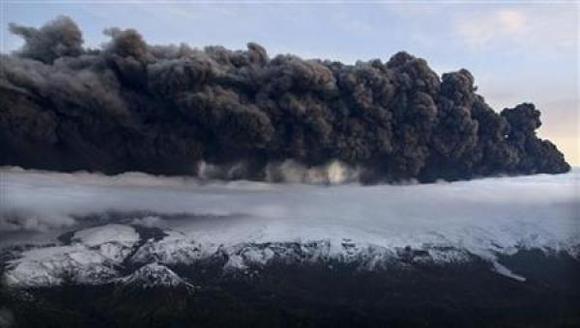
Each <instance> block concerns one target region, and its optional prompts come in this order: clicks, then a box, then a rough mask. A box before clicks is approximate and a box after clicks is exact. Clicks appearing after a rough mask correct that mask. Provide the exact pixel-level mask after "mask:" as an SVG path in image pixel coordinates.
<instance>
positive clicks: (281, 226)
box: [0, 169, 580, 287]
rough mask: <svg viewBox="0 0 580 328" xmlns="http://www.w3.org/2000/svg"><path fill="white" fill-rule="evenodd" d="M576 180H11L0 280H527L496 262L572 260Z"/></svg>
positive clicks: (32, 176)
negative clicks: (475, 276)
mask: <svg viewBox="0 0 580 328" xmlns="http://www.w3.org/2000/svg"><path fill="white" fill-rule="evenodd" d="M579 181H580V180H579V174H578V172H577V171H575V172H573V173H570V174H566V175H561V176H545V175H539V176H532V177H519V178H498V179H482V180H476V181H469V182H457V183H439V184H433V185H405V186H367V187H365V186H359V185H341V186H333V187H326V186H313V185H271V184H266V183H255V182H247V181H241V182H229V183H224V182H202V181H198V180H192V179H180V178H163V177H152V176H147V175H143V174H127V175H122V176H117V177H105V176H100V175H96V174H87V173H80V174H60V173H59V174H57V173H43V172H29V171H21V170H15V169H8V170H4V171H3V175H2V187H3V194H4V195H5V197H4V198H5V199H4V202H3V205H5V206H3V207H2V212H0V214H1V216H0V218H1V219H0V234H1V235H2V239H3V241H2V243H1V244H2V245H3V246H4V250H3V253H4V254H5V256H3V257H1V258H3V259H5V260H4V272H3V281H4V283H5V284H6V285H8V286H13V287H30V286H54V285H61V284H64V283H69V282H72V283H81V284H93V285H99V284H109V283H119V282H120V283H131V284H134V283H136V282H139V284H140V285H142V286H152V285H163V286H188V284H194V285H195V283H196V282H195V281H190V277H188V276H187V273H186V271H187V270H186V271H183V270H181V271H180V270H176V268H178V267H181V268H182V267H188V266H189V267H193V266H195V265H196V264H199V263H208V262H209V263H212V265H217V266H219V267H220V268H221V270H222V272H223V274H229V273H232V272H234V273H235V272H246V271H248V272H249V271H252V272H253V271H255V270H256V269H257V270H258V271H259V269H260V268H264V267H268V266H269V265H271V264H277V263H283V264H289V265H301V264H308V263H322V264H325V265H328V266H329V267H332V266H334V265H337V264H338V265H341V264H345V265H349V266H352V267H356V268H357V270H381V269H385V268H405V267H406V266H413V265H438V266H439V265H450V264H457V263H459V264H461V263H470V262H484V263H487V264H488V267H489V269H490V270H493V271H495V272H497V273H498V274H501V275H504V276H507V277H509V278H513V279H516V280H518V281H524V280H525V279H526V277H525V276H522V275H521V274H519V273H518V272H514V271H513V270H511V268H510V267H509V265H507V264H504V263H502V261H501V257H502V256H510V255H513V254H516V253H517V252H518V251H520V250H540V251H542V252H543V253H544V254H546V255H548V256H560V255H567V256H570V257H571V258H575V259H576V260H579V261H580V217H579V216H578V215H579V214H578V213H579V212H578V209H579V208H580V199H579V198H578V197H577V194H576V190H575V188H576V186H577V185H578V182H579ZM59 235H61V238H59V239H57V238H56V237H57V236H59ZM62 236H67V237H66V238H63V237H62ZM14 245H20V246H19V247H14ZM180 275H181V276H180Z"/></svg>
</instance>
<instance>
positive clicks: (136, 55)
mask: <svg viewBox="0 0 580 328" xmlns="http://www.w3.org/2000/svg"><path fill="white" fill-rule="evenodd" d="M10 30H11V31H12V32H13V33H15V34H17V35H20V36H22V37H23V38H24V40H25V44H24V46H23V48H22V49H21V50H20V51H18V52H16V53H15V54H13V55H2V57H1V58H2V61H1V68H2V69H1V71H0V96H1V98H0V152H1V153H2V158H1V161H0V164H2V165H19V166H23V167H30V168H40V169H53V170H79V169H83V170H95V171H102V172H105V173H109V174H112V173H118V172H123V171H129V170H131V171H135V170H137V171H145V172H150V173H163V174H197V173H198V169H199V165H198V164H199V163H202V162H204V163H205V162H207V163H213V164H221V165H230V166H231V165H234V164H236V163H243V165H237V166H236V167H237V171H236V172H237V173H236V175H235V177H240V178H250V179H264V178H265V175H266V171H267V170H266V168H267V167H268V164H269V163H276V162H282V161H285V160H293V162H297V163H301V165H303V166H305V167H309V166H317V165H322V164H324V163H328V162H329V161H331V160H339V161H341V162H344V163H346V164H349V165H351V166H353V167H357V168H360V169H361V172H362V173H361V178H362V179H363V180H365V181H368V182H373V181H397V180H403V179H418V180H419V181H434V180H436V179H440V178H442V179H449V180H453V179H467V178H472V177H478V176H488V175H497V174H532V173H562V172H566V171H568V170H569V169H570V166H569V165H568V164H567V163H566V161H565V160H564V157H563V155H562V154H561V153H560V152H559V151H558V150H557V149H556V147H555V146H554V145H553V144H552V143H551V142H549V141H547V140H541V139H539V138H538V137H537V136H536V132H535V131H536V129H537V128H538V127H539V126H540V124H541V123H540V119H539V117H540V112H539V111H538V110H537V109H536V108H535V107H534V105H533V104H528V103H524V104H521V105H518V106H516V107H514V108H511V109H504V110H503V111H502V112H501V113H500V114H498V113H496V112H495V111H494V110H492V109H491V108H490V107H489V106H488V105H487V104H486V103H485V101H484V98H483V97H482V96H480V95H478V94H477V93H476V92H475V91H476V88H475V86H474V78H473V76H472V75H471V74H470V73H469V72H468V71H467V70H464V69H462V70H460V71H458V72H452V73H447V74H443V76H442V77H441V78H440V77H439V76H438V75H437V74H436V73H435V72H433V71H432V70H431V69H430V68H429V66H428V65H427V62H426V61H425V60H423V59H420V58H416V57H413V56H411V55H409V54H407V53H405V52H400V53H397V54H396V55H394V56H393V57H392V58H391V59H390V60H389V61H388V62H386V63H384V62H382V61H380V60H378V59H377V60H371V61H369V62H357V63H356V64H355V65H345V64H343V63H340V62H332V61H328V60H324V61H323V60H304V59H301V58H299V57H296V56H292V55H279V56H276V57H275V58H270V57H269V56H268V54H267V52H266V50H265V49H264V48H262V47H261V46H260V45H258V44H255V43H249V44H248V49H247V50H245V51H231V50H228V49H225V48H223V47H220V46H212V47H206V48H204V49H203V50H199V49H193V48H190V47H188V46H187V45H184V44H182V45H179V46H152V45H148V44H147V43H146V42H145V41H144V40H143V38H142V37H141V35H140V34H139V33H138V32H137V31H135V30H132V29H129V30H120V29H116V28H112V29H108V30H106V31H105V34H106V35H108V36H110V38H111V41H110V42H109V43H108V44H106V45H104V46H103V47H102V48H101V49H86V48H83V46H82V43H83V38H82V34H81V32H80V30H79V28H78V27H77V25H76V24H75V23H74V22H73V21H72V20H71V19H70V18H68V17H59V18H57V19H56V20H54V21H52V22H49V23H48V24H46V25H45V26H43V27H41V28H40V29H36V28H32V27H24V26H19V25H16V24H11V25H10Z"/></svg>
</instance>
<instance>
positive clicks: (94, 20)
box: [0, 0, 580, 166]
mask: <svg viewBox="0 0 580 328" xmlns="http://www.w3.org/2000/svg"><path fill="white" fill-rule="evenodd" d="M0 1H1V6H2V7H1V9H2V13H1V14H2V15H1V18H0V20H1V25H0V26H1V28H2V32H1V33H0V36H1V37H2V39H1V47H2V49H1V50H2V52H4V53H6V52H10V51H13V50H16V49H18V47H20V45H21V44H22V41H21V39H20V38H18V37H16V36H13V35H11V34H10V33H9V32H8V23H10V22H15V23H18V24H23V25H30V26H36V27H38V26H41V25H42V24H43V23H45V22H46V21H48V20H51V19H53V18H54V17H56V16H58V15H67V16H70V17H71V18H73V19H74V20H75V21H76V22H77V24H78V25H79V26H80V28H81V29H82V31H83V35H84V39H85V45H86V46H89V47H98V46H99V45H100V44H102V43H103V42H106V41H107V40H108V38H107V37H106V36H104V35H103V34H102V31H103V30H104V29H105V28H107V27H113V26H116V27H121V28H129V27H131V28H135V29H137V30H138V31H140V33H141V34H142V35H143V36H144V38H145V40H146V41H147V42H148V43H150V44H168V43H175V44H178V43H181V42H184V43H188V44H190V45H192V46H195V47H203V46H206V45H216V44H219V45H223V46H225V47H227V48H231V49H245V44H246V43H247V42H249V41H254V42H258V43H259V44H261V45H263V46H264V47H265V48H266V49H267V50H268V52H269V54H270V55H271V56H273V55H276V54H279V53H293V54H296V55H299V56H301V57H304V58H314V57H317V58H328V59H335V60H340V61H343V62H346V63H354V62H355V61H356V60H357V59H361V60H368V59H373V58H379V59H381V60H383V61H386V60H388V59H389V57H390V56H391V55H393V54H394V53H396V52H397V51H400V50H405V51H408V52H410V53H411V54H414V55H416V56H419V57H422V58H425V59H426V60H427V61H428V62H429V64H430V66H431V67H432V68H433V69H434V70H435V71H437V72H438V73H439V74H441V73H444V72H448V71H453V70H457V69H459V68H467V69H468V70H470V71H471V72H472V73H473V75H474V76H475V80H476V85H477V86H478V88H479V89H478V92H479V93H480V94H482V95H483V96H484V97H485V98H486V101H487V102H488V103H489V104H490V105H491V106H492V107H493V108H494V109H496V110H497V111H499V110H501V109H503V108H505V107H513V106H515V105H516V104H518V103H521V102H533V103H535V104H536V107H538V108H539V109H540V110H541V111H542V121H543V126H542V127H541V128H540V131H539V133H540V135H541V136H542V137H545V138H548V139H550V140H552V141H553V142H554V143H556V145H557V146H558V148H559V149H560V150H562V151H563V152H564V154H565V156H566V159H567V160H568V161H569V162H570V163H571V164H573V165H575V166H580V107H579V106H580V105H579V104H580V96H579V82H578V78H579V74H580V68H579V66H580V59H579V52H578V51H579V50H578V49H579V42H580V41H579V29H580V21H579V16H580V13H579V11H580V5H579V3H578V2H559V3H556V4H548V3H546V2H543V3H538V2H535V3H533V2H517V1H509V2H498V1H492V2H481V1H477V3H474V2H471V3H469V2H464V3H463V2H459V1H444V2H426V1H419V2H417V1H411V2H392V1H387V2H386V1H382V2H379V1H366V2H364V3H354V2H349V1H332V2H323V1H314V2H304V1H301V0H292V1H281V2H275V1H268V2H261V1H256V0H252V1H251V2H242V1H227V2H224V3H219V4H216V3H213V4H212V3H211V2H208V1H202V2H187V3H186V2H184V1H154V2H151V1H133V2H115V1H111V0H93V1H84V0H76V1H71V0H58V1H55V0H47V1H34V0H33V1H31V0H20V1H15V0H0Z"/></svg>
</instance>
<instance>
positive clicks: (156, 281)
mask: <svg viewBox="0 0 580 328" xmlns="http://www.w3.org/2000/svg"><path fill="white" fill-rule="evenodd" d="M115 282H117V283H120V284H123V285H130V286H136V287H140V288H153V287H172V288H176V287H185V288H188V289H190V288H193V287H194V286H193V285H192V284H190V283H188V282H187V281H185V280H184V279H182V278H181V277H179V276H178V275H177V274H176V273H175V272H173V271H172V270H171V269H169V268H168V267H166V266H164V265H161V264H159V263H155V262H154V263H149V264H146V265H144V266H142V267H141V268H139V269H138V270H136V271H135V272H133V273H131V274H130V275H128V276H125V277H122V278H119V279H117V280H115Z"/></svg>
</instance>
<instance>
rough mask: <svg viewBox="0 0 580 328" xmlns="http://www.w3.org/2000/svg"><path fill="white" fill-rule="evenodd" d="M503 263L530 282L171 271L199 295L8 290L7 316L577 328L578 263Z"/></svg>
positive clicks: (112, 288)
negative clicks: (189, 283)
mask: <svg viewBox="0 0 580 328" xmlns="http://www.w3.org/2000/svg"><path fill="white" fill-rule="evenodd" d="M501 261H502V263H504V264H506V265H509V266H510V268H512V269H513V270H514V271H515V272H517V273H518V274H521V275H523V276H524V277H526V278H527V280H526V281H525V282H520V281H517V280H514V279H511V278H508V277H505V276H502V275H499V274H497V273H495V272H493V271H491V270H490V268H489V264H487V263H483V262H473V263H471V264H457V265H447V266H444V267H443V266H433V265H425V264H418V263H409V264H408V265H404V266H402V267H399V268H398V269H387V270H380V271H360V270H356V269H354V268H353V267H350V266H344V265H341V264H338V263H337V264H334V265H328V264H324V265H322V264H312V265H300V266H296V265H283V264H273V265H269V266H267V267H265V268H251V269H249V270H246V271H244V272H243V273H241V271H240V272H236V273H232V272H230V273H226V274H224V273H222V271H221V268H220V267H219V265H216V264H215V263H200V264H196V266H195V267H173V269H174V270H175V271H176V272H177V273H179V274H180V275H181V276H182V277H189V278H190V281H191V282H193V283H194V284H195V287H193V288H185V287H178V288H163V287H158V288H149V289H143V288H140V287H137V286H133V285H106V286H98V287H94V286H78V285H74V284H69V285H66V286H63V287H55V288H37V289H29V290H26V291H23V290H20V291H16V292H15V291H8V290H6V289H5V288H4V289H2V291H1V293H0V309H1V308H4V309H6V308H8V309H9V310H10V312H11V315H8V316H11V317H13V323H12V324H13V326H14V327H580V311H578V309H580V283H579V281H578V277H580V263H579V262H578V261H577V260H574V259H572V258H570V257H567V256H563V255H558V256H553V257H552V256H550V257H546V256H545V255H543V254H542V253H541V252H539V251H525V252H520V253H518V254H517V255H515V256H511V257H506V258H502V259H501ZM254 269H255V270H254ZM6 313H7V311H4V316H7V314H6Z"/></svg>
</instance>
